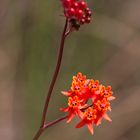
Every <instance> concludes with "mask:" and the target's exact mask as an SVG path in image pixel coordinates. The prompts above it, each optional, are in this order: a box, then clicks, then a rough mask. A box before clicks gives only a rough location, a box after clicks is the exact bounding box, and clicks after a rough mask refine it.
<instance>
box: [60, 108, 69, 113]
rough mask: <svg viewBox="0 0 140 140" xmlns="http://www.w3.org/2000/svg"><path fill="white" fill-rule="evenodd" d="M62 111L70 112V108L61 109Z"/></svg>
mask: <svg viewBox="0 0 140 140" xmlns="http://www.w3.org/2000/svg"><path fill="white" fill-rule="evenodd" d="M60 110H61V111H63V112H68V111H69V107H65V108H60Z"/></svg>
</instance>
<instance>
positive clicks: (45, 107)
mask: <svg viewBox="0 0 140 140" xmlns="http://www.w3.org/2000/svg"><path fill="white" fill-rule="evenodd" d="M67 26H68V20H67V19H66V22H65V26H64V30H63V33H62V36H61V43H60V49H59V54H58V58H57V64H56V68H55V71H54V75H53V78H52V81H51V84H50V86H49V90H48V94H47V97H46V100H45V105H44V109H43V113H42V119H41V125H40V129H39V130H38V132H37V133H36V135H35V137H34V138H33V140H38V138H39V137H40V135H41V134H42V132H43V131H44V125H45V120H46V116H47V111H48V105H49V101H50V98H51V95H52V91H53V88H54V85H55V82H56V79H57V76H58V73H59V70H60V66H61V61H62V56H63V49H64V42H65V38H66V37H67V36H68V35H69V33H70V31H71V30H69V31H68V32H66V31H67ZM49 126H50V125H49ZM49 126H47V127H49Z"/></svg>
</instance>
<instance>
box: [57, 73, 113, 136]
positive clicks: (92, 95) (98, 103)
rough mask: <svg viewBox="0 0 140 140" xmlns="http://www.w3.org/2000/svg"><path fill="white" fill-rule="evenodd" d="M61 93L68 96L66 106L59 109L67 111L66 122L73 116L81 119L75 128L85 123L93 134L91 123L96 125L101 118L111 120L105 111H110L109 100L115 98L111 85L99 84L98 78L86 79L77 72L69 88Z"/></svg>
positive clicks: (99, 122)
mask: <svg viewBox="0 0 140 140" xmlns="http://www.w3.org/2000/svg"><path fill="white" fill-rule="evenodd" d="M62 94H63V95H65V96H67V97H68V106H67V107H66V108H61V109H60V110H61V111H63V112H68V117H67V122H68V123H69V122H70V121H71V120H72V119H73V118H74V116H78V117H79V118H80V119H81V121H80V122H79V123H78V124H77V125H76V128H80V127H82V126H84V125H87V127H88V129H89V131H90V132H91V134H93V133H94V131H93V124H94V125H96V126H98V125H99V124H101V120H102V119H103V118H104V119H106V120H107V121H109V122H111V119H110V117H109V116H108V115H107V113H106V112H107V110H109V111H111V107H110V102H109V101H111V100H113V99H115V97H114V96H112V94H113V92H112V91H111V86H107V87H105V86H104V85H101V84H99V81H98V80H96V81H95V80H93V79H87V78H86V76H85V75H82V73H78V74H77V76H73V80H72V85H71V89H70V90H69V91H63V92H62Z"/></svg>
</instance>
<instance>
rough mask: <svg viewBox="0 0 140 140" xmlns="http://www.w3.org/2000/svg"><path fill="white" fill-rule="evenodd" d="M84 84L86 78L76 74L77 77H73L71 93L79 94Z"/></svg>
mask: <svg viewBox="0 0 140 140" xmlns="http://www.w3.org/2000/svg"><path fill="white" fill-rule="evenodd" d="M85 82H86V76H85V75H82V73H80V72H79V73H78V74H77V76H73V80H72V86H71V90H72V92H75V93H79V92H81V91H82V90H83V87H84V85H85Z"/></svg>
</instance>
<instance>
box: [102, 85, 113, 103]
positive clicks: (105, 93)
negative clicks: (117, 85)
mask: <svg viewBox="0 0 140 140" xmlns="http://www.w3.org/2000/svg"><path fill="white" fill-rule="evenodd" d="M100 94H101V96H102V97H103V98H107V100H109V101H111V100H114V99H115V97H114V96H112V94H113V92H112V90H111V86H107V87H105V86H103V85H100Z"/></svg>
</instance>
